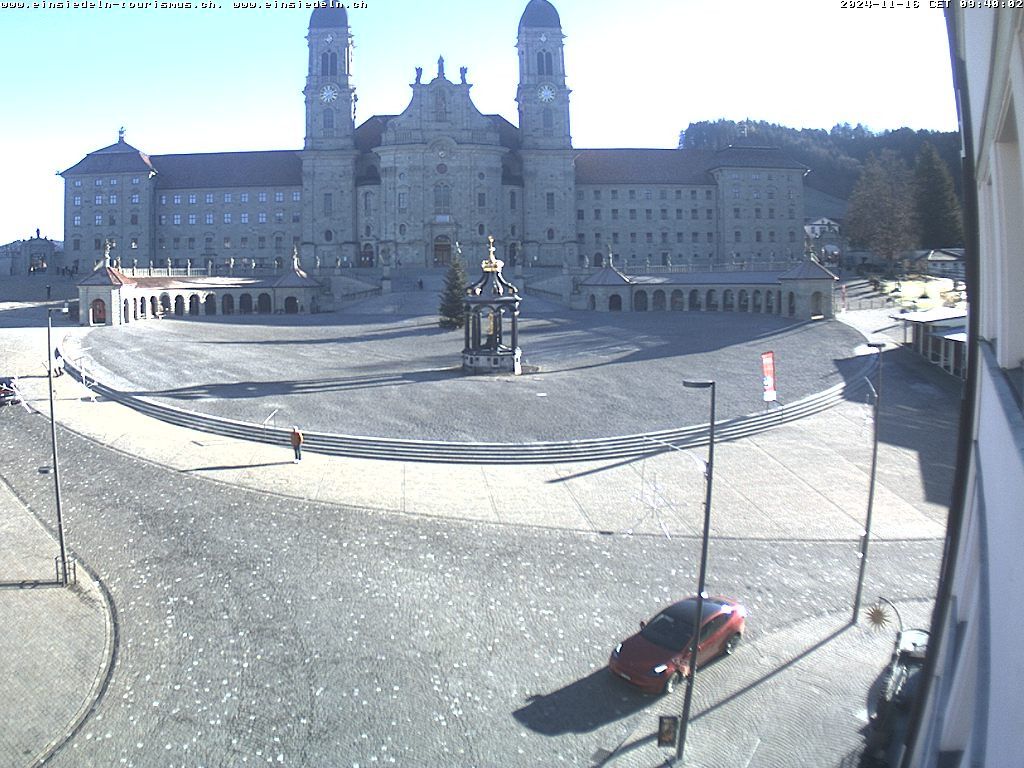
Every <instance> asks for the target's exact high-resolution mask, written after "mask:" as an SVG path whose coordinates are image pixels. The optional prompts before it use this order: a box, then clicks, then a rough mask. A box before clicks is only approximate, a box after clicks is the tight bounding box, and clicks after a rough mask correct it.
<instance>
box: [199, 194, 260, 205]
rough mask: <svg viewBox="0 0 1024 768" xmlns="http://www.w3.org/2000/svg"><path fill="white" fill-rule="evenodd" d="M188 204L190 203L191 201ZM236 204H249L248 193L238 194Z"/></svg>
mask: <svg viewBox="0 0 1024 768" xmlns="http://www.w3.org/2000/svg"><path fill="white" fill-rule="evenodd" d="M189 202H191V200H190V201H189ZM238 202H240V203H248V202H249V193H248V192H240V193H239V194H238Z"/></svg>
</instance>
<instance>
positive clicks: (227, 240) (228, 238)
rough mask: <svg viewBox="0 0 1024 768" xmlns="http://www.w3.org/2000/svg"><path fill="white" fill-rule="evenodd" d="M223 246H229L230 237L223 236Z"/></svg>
mask: <svg viewBox="0 0 1024 768" xmlns="http://www.w3.org/2000/svg"><path fill="white" fill-rule="evenodd" d="M224 247H225V248H230V247H231V238H230V237H225V238H224Z"/></svg>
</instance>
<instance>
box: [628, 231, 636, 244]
mask: <svg viewBox="0 0 1024 768" xmlns="http://www.w3.org/2000/svg"><path fill="white" fill-rule="evenodd" d="M629 242H631V243H635V242H636V232H630V233H629Z"/></svg>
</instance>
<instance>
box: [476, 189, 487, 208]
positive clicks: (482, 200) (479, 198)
mask: <svg viewBox="0 0 1024 768" xmlns="http://www.w3.org/2000/svg"><path fill="white" fill-rule="evenodd" d="M476 207H477V208H486V207H487V193H486V192H477V193H476Z"/></svg>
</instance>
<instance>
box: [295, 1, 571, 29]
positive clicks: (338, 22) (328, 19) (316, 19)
mask: <svg viewBox="0 0 1024 768" xmlns="http://www.w3.org/2000/svg"><path fill="white" fill-rule="evenodd" d="M332 5H334V4H333V3H332ZM552 10H553V9H552ZM347 26H348V12H347V11H346V10H345V9H344V8H343V7H333V8H314V9H313V13H312V14H311V15H310V17H309V28H310V29H324V28H325V27H330V28H331V29H338V28H339V27H347Z"/></svg>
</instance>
